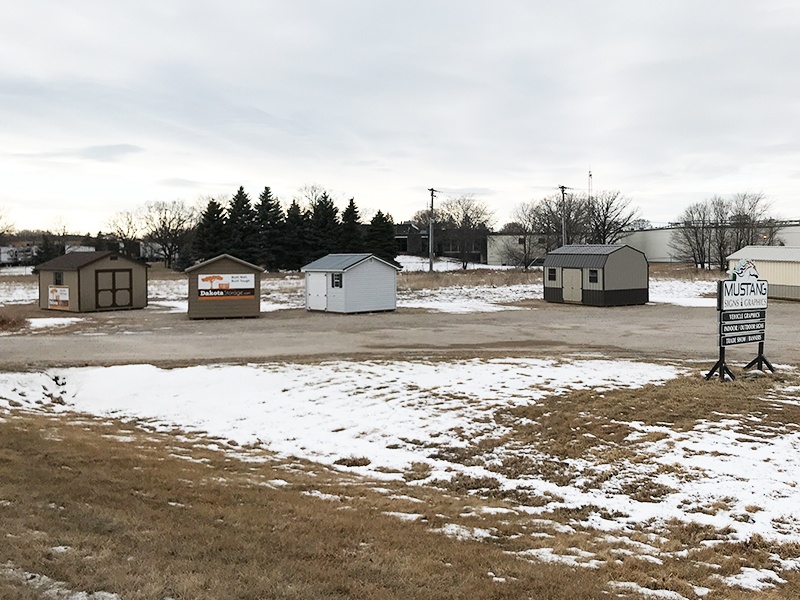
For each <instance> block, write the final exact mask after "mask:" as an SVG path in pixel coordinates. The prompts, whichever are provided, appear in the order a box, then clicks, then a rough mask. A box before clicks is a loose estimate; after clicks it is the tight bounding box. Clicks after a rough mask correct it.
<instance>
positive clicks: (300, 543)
mask: <svg viewBox="0 0 800 600" xmlns="http://www.w3.org/2000/svg"><path fill="white" fill-rule="evenodd" d="M0 440H2V444H1V445H0V499H1V500H2V503H3V504H2V509H0V510H2V515H3V533H4V535H3V536H2V537H0V556H2V557H3V560H4V561H10V563H11V564H13V565H15V566H16V567H18V568H21V569H24V570H25V571H27V572H30V573H37V574H44V575H47V576H49V577H51V578H53V579H55V580H57V581H62V582H65V584H66V585H67V587H68V588H69V589H72V590H83V591H94V590H104V591H107V592H115V593H118V594H120V595H121V597H122V598H126V599H128V598H132V599H140V598H141V599H145V598H146V599H159V600H163V598H165V597H172V598H176V599H178V598H181V599H184V598H186V599H188V598H226V599H228V598H303V599H314V598H404V599H406V598H411V599H413V598H420V599H421V598H565V599H566V598H600V597H602V596H603V594H602V587H603V582H602V580H601V579H599V578H597V577H596V575H595V574H594V573H591V572H586V573H583V572H579V573H574V572H573V571H572V570H571V569H569V568H567V567H563V566H557V565H541V564H536V563H529V562H526V561H519V560H517V559H516V558H514V557H513V556H510V555H508V554H506V553H504V552H503V551H502V548H500V547H497V546H495V545H493V544H485V543H480V542H474V541H456V540H452V539H450V538H448V537H446V536H443V535H441V534H437V533H433V532H431V531H429V530H430V529H431V528H432V527H433V528H435V527H438V526H441V525H442V524H444V523H446V522H448V518H447V517H445V515H447V514H450V515H458V514H459V513H460V512H461V511H462V510H463V501H460V500H458V499H454V498H452V497H451V498H447V497H444V496H441V495H439V494H435V493H433V492H432V491H430V490H428V491H422V492H420V494H418V495H420V496H421V502H420V500H419V499H417V500H414V499H404V498H399V499H396V500H395V499H392V498H391V497H390V496H387V495H386V493H385V492H377V491H374V490H373V489H372V488H371V487H370V486H369V485H366V486H365V485H364V483H365V482H363V481H361V480H358V479H355V478H353V477H350V476H347V475H341V474H338V473H335V472H331V471H328V470H326V469H323V468H320V467H319V466H318V465H311V464H307V463H303V462H301V461H294V462H293V463H286V462H279V461H269V460H267V462H263V463H252V462H240V461H238V460H236V459H233V458H230V457H227V456H225V455H224V454H223V453H221V452H218V451H212V450H209V449H208V448H207V447H203V446H202V445H200V444H199V442H201V441H202V440H195V442H198V443H192V442H191V441H187V442H181V441H177V439H176V438H174V437H172V436H169V435H166V434H156V433H153V432H145V431H141V430H137V429H134V428H132V427H130V426H126V425H122V424H101V423H98V422H95V421H91V420H88V419H87V420H76V421H74V422H70V421H69V419H67V418H64V419H60V418H56V417H49V416H43V415H31V414H13V415H9V416H6V417H5V420H3V421H2V422H0ZM262 458H267V457H262ZM276 480H282V482H285V483H282V482H278V483H280V485H278V483H270V482H276ZM373 485H374V484H373ZM381 485H382V486H384V487H385V486H386V484H381ZM405 489H406V488H405V487H404V486H399V488H398V490H397V493H398V494H399V492H400V491H403V490H405ZM316 491H320V492H322V493H323V494H324V496H323V497H322V498H320V497H314V496H313V495H311V496H306V495H303V493H304V492H316ZM406 498H407V497H406ZM392 510H394V511H398V510H401V511H402V510H405V511H409V512H410V511H414V512H422V513H424V515H425V518H424V520H422V521H420V522H404V521H400V520H398V519H396V518H393V517H390V516H386V515H384V514H383V513H384V512H387V511H392ZM58 547H66V548H68V550H66V551H63V552H59V551H58V550H57V548H58ZM490 571H491V572H492V573H495V574H496V575H498V576H500V577H504V578H505V581H504V582H494V581H493V580H492V577H490V576H489V575H488V573H489V572H490ZM0 595H2V597H3V598H8V599H13V598H31V597H35V596H34V595H33V594H31V593H30V589H29V588H27V587H23V586H22V585H21V584H19V583H18V582H13V581H7V580H2V579H0Z"/></svg>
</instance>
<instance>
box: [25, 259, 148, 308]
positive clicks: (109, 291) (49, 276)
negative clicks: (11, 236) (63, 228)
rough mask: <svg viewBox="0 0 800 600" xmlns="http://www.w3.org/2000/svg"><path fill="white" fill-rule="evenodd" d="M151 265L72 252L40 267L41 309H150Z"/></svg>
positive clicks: (37, 268)
mask: <svg viewBox="0 0 800 600" xmlns="http://www.w3.org/2000/svg"><path fill="white" fill-rule="evenodd" d="M147 268H148V267H147V264H145V263H142V262H139V261H137V260H133V259H130V258H128V257H125V256H120V255H118V254H114V253H113V252H72V253H70V254H63V255H61V256H58V257H56V258H54V259H52V260H49V261H47V262H45V263H42V264H40V265H39V266H38V267H36V270H37V271H38V273H39V308H42V309H50V310H64V311H69V312H93V311H105V310H126V309H133V308H144V307H145V306H147Z"/></svg>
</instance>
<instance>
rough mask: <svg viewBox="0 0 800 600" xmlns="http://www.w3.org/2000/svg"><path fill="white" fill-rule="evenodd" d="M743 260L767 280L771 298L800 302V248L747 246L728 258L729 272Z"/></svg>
mask: <svg viewBox="0 0 800 600" xmlns="http://www.w3.org/2000/svg"><path fill="white" fill-rule="evenodd" d="M742 259H744V260H751V261H753V264H755V266H756V271H758V276H759V277H760V278H761V279H766V280H767V282H768V283H769V291H768V292H767V293H768V295H769V297H770V298H785V299H788V300H800V246H745V247H744V248H742V249H741V250H738V251H736V252H734V253H733V254H731V255H730V256H729V257H728V270H731V269H733V268H734V267H735V266H736V265H737V264H738V263H739V261H740V260H742Z"/></svg>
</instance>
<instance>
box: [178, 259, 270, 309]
mask: <svg viewBox="0 0 800 600" xmlns="http://www.w3.org/2000/svg"><path fill="white" fill-rule="evenodd" d="M263 272H264V269H262V268H261V267H259V266H258V265H254V264H252V263H249V262H247V261H244V260H242V259H240V258H236V257H235V256H231V255H230V254H221V255H220V256H217V257H215V258H211V259H209V260H207V261H205V262H202V263H200V264H197V265H194V266H193V267H189V268H188V269H186V273H187V274H188V275H189V318H190V319H233V318H243V317H258V316H259V315H260V314H261V274H262V273H263Z"/></svg>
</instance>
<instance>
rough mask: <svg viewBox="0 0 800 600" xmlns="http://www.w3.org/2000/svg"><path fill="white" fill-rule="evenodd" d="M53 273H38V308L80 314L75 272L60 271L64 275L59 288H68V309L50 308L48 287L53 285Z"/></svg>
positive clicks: (76, 274) (76, 273)
mask: <svg viewBox="0 0 800 600" xmlns="http://www.w3.org/2000/svg"><path fill="white" fill-rule="evenodd" d="M54 272H55V271H41V272H40V273H39V308H43V309H45V310H55V311H58V312H80V306H79V299H78V289H79V286H78V272H77V271H61V272H62V273H63V274H64V283H63V285H61V286H60V287H66V288H69V308H53V309H51V308H50V304H49V301H48V299H49V294H50V286H51V285H53V273H54Z"/></svg>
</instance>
